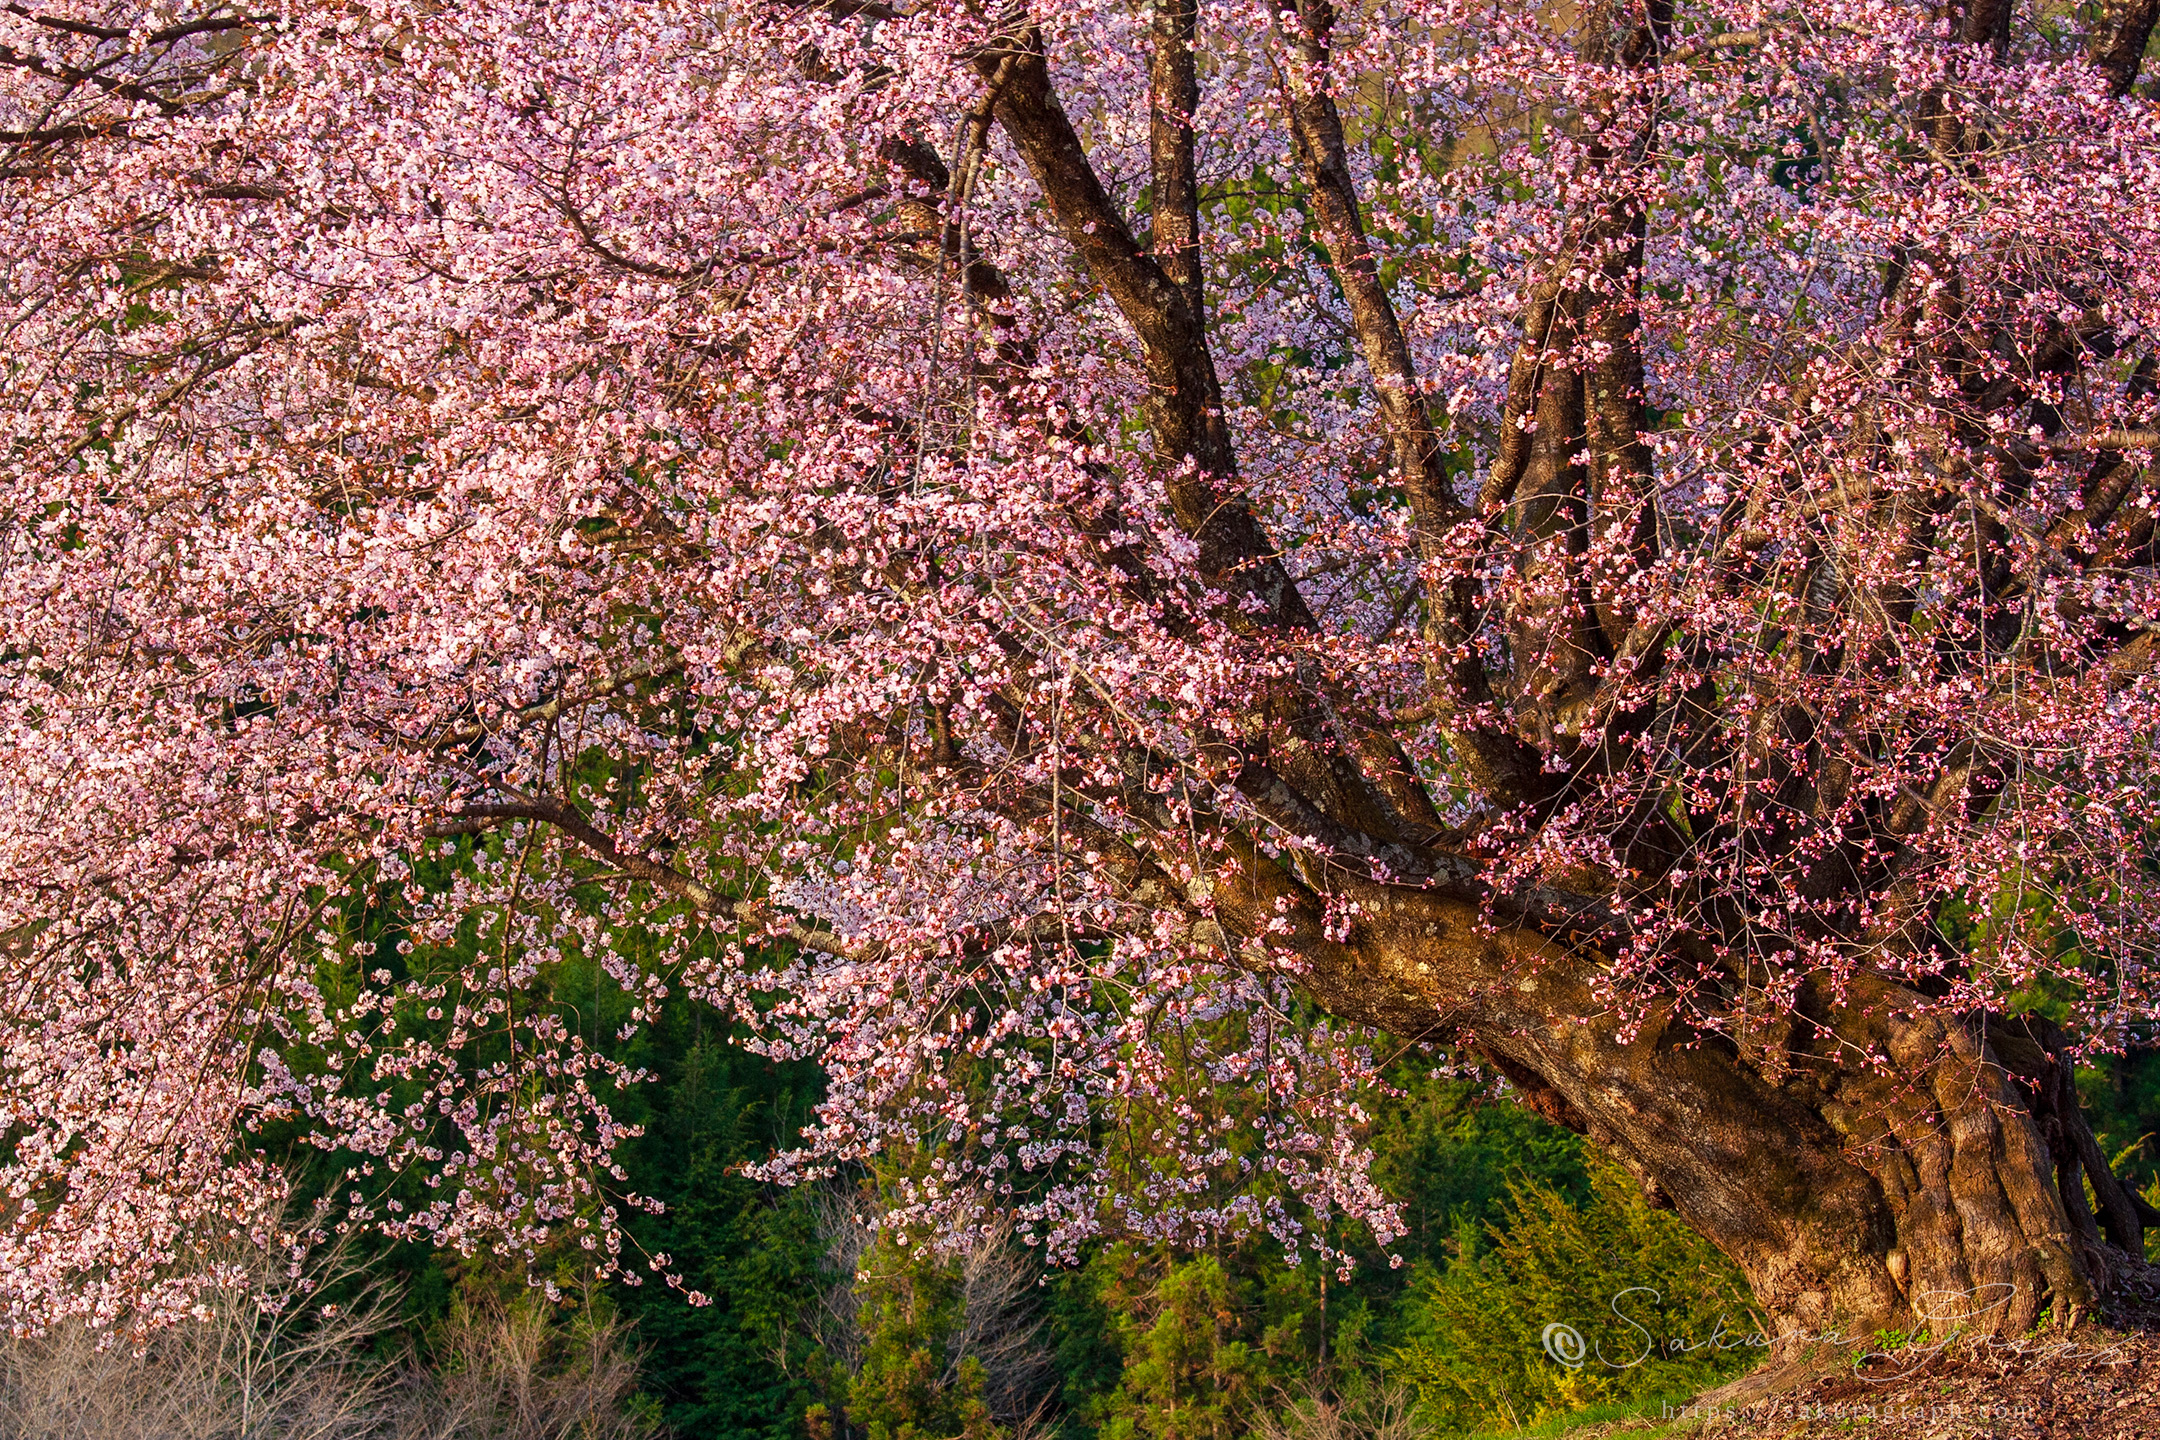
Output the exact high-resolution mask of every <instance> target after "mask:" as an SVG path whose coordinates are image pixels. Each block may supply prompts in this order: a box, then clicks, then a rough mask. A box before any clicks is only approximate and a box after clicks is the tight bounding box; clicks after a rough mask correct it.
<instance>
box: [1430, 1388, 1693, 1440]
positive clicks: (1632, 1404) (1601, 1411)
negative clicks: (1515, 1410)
mask: <svg viewBox="0 0 2160 1440" xmlns="http://www.w3.org/2000/svg"><path fill="white" fill-rule="evenodd" d="M1694 1394H1695V1392H1693V1391H1686V1390H1683V1391H1680V1392H1677V1393H1675V1394H1671V1395H1660V1396H1655V1397H1652V1398H1650V1399H1647V1400H1644V1399H1636V1400H1617V1401H1613V1402H1611V1403H1609V1404H1605V1405H1586V1406H1584V1407H1583V1408H1582V1409H1580V1410H1571V1411H1569V1412H1568V1413H1567V1414H1565V1415H1554V1416H1551V1417H1549V1418H1547V1419H1544V1420H1540V1421H1539V1422H1538V1423H1537V1424H1535V1425H1524V1426H1520V1427H1517V1428H1512V1429H1506V1428H1503V1429H1495V1430H1480V1431H1478V1432H1477V1433H1476V1434H1475V1435H1471V1436H1468V1437H1466V1440H1559V1437H1562V1436H1567V1435H1573V1434H1575V1433H1576V1432H1578V1431H1581V1430H1586V1429H1588V1428H1590V1427H1591V1426H1594V1425H1612V1424H1615V1423H1617V1422H1619V1421H1623V1420H1649V1421H1651V1422H1653V1424H1652V1425H1651V1426H1650V1427H1649V1428H1647V1429H1644V1428H1638V1427H1633V1426H1631V1427H1629V1428H1628V1429H1627V1430H1626V1431H1625V1432H1623V1433H1625V1434H1626V1435H1627V1436H1628V1440H1636V1437H1642V1440H1654V1437H1658V1436H1674V1437H1677V1436H1679V1435H1683V1434H1685V1433H1687V1432H1688V1431H1689V1430H1691V1429H1692V1428H1693V1426H1692V1424H1690V1422H1688V1421H1685V1420H1670V1421H1667V1422H1666V1423H1664V1424H1662V1425H1660V1424H1656V1423H1654V1422H1656V1421H1658V1420H1660V1419H1662V1418H1663V1417H1664V1413H1665V1410H1666V1408H1667V1407H1668V1406H1670V1407H1671V1408H1672V1409H1674V1410H1678V1409H1679V1408H1680V1407H1681V1406H1683V1405H1685V1404H1687V1403H1688V1401H1689V1400H1691V1399H1693V1398H1694Z"/></svg>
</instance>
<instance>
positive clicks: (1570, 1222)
mask: <svg viewBox="0 0 2160 1440" xmlns="http://www.w3.org/2000/svg"><path fill="white" fill-rule="evenodd" d="M1590 1185H1591V1194H1590V1200H1589V1203H1588V1204H1587V1205H1585V1206H1582V1207H1580V1208H1578V1207H1577V1206H1576V1205H1575V1204H1573V1203H1571V1202H1570V1200H1569V1199H1568V1197H1567V1196H1565V1195H1563V1194H1562V1193H1561V1192H1559V1191H1558V1190H1556V1189H1554V1188H1553V1187H1551V1186H1549V1185H1544V1184H1540V1183H1537V1182H1535V1181H1530V1180H1517V1181H1515V1182H1513V1183H1512V1184H1511V1185H1510V1186H1509V1187H1508V1206H1507V1210H1508V1214H1507V1216H1506V1219H1505V1222H1504V1224H1503V1225H1500V1226H1494V1227H1491V1228H1488V1229H1487V1230H1486V1231H1485V1233H1484V1236H1483V1237H1478V1236H1476V1235H1475V1233H1474V1232H1472V1231H1470V1230H1469V1229H1468V1227H1465V1230H1464V1239H1463V1242H1462V1253H1461V1254H1460V1255H1459V1256H1458V1257H1457V1259H1456V1262H1455V1263H1454V1264H1452V1265H1450V1266H1449V1267H1448V1268H1447V1269H1446V1270H1445V1271H1444V1272H1441V1273H1438V1274H1435V1275H1432V1276H1431V1277H1430V1278H1428V1279H1427V1280H1426V1281H1425V1282H1424V1283H1423V1284H1422V1285H1421V1286H1420V1287H1419V1288H1418V1290H1417V1291H1416V1293H1415V1294H1414V1295H1413V1296H1412V1298H1411V1300H1410V1301H1409V1304H1408V1310H1409V1314H1410V1317H1411V1322H1412V1333H1411V1336H1410V1338H1409V1340H1408V1342H1407V1343H1406V1344H1405V1345H1403V1346H1402V1347H1401V1349H1399V1350H1398V1351H1397V1352H1396V1354H1395V1357H1394V1362H1393V1366H1392V1368H1393V1370H1394V1371H1395V1373H1396V1375H1397V1376H1398V1377H1399V1378H1400V1379H1402V1380H1403V1381H1404V1382H1406V1383H1408V1384H1410V1385H1412V1386H1414V1387H1415V1388H1416V1390H1417V1391H1418V1394H1419V1397H1420V1399H1421V1400H1422V1401H1423V1402H1424V1405H1425V1408H1426V1410H1427V1412H1428V1414H1429V1415H1430V1417H1431V1418H1432V1419H1433V1420H1434V1421H1436V1422H1438V1423H1439V1424H1440V1425H1441V1426H1442V1427H1443V1428H1444V1429H1446V1430H1449V1431H1456V1432H1461V1431H1469V1430H1474V1429H1478V1428H1482V1427H1485V1426H1507V1425H1512V1424H1518V1423H1519V1424H1529V1423H1531V1422H1533V1421H1535V1420H1539V1419H1543V1418H1545V1417H1548V1416H1552V1415H1557V1414H1564V1413H1565V1412H1567V1411H1570V1410H1574V1409H1578V1408H1580V1407H1582V1406H1585V1405H1592V1404H1598V1403H1603V1402H1608V1401H1614V1400H1627V1399H1635V1398H1639V1397H1646V1396H1654V1395H1659V1394H1667V1393H1672V1392H1674V1391H1684V1390H1691V1389H1694V1388H1698V1387H1702V1386H1708V1385H1711V1384H1715V1383H1717V1382H1718V1381H1720V1380H1722V1379H1725V1378H1728V1377H1729V1376H1731V1375H1735V1374H1737V1373H1739V1372H1740V1371H1741V1370H1744V1369H1745V1368H1747V1367H1748V1366H1749V1365H1751V1364H1753V1363H1754V1362H1755V1361H1757V1360H1759V1359H1760V1358H1761V1357H1762V1354H1763V1348H1764V1346H1765V1344H1766V1343H1767V1342H1766V1341H1765V1340H1764V1339H1763V1338H1762V1335H1761V1333H1760V1322H1759V1321H1758V1320H1757V1319H1756V1318H1755V1316H1754V1315H1753V1313H1752V1309H1751V1306H1752V1301H1751V1300H1750V1298H1749V1295H1748V1291H1747V1286H1746V1284H1745V1282H1744V1281H1743V1280H1742V1279H1741V1277H1740V1275H1739V1272H1738V1271H1736V1270H1735V1269H1734V1268H1733V1267H1732V1264H1731V1262H1729V1261H1727V1260H1726V1259H1725V1257H1724V1256H1722V1255H1720V1254H1719V1253H1718V1252H1717V1250H1716V1249H1714V1248H1713V1247H1712V1246H1711V1245H1710V1244H1709V1243H1708V1242H1707V1241H1705V1240H1703V1239H1701V1238H1700V1237H1699V1236H1697V1235H1696V1234H1695V1233H1694V1232H1693V1231H1691V1230H1689V1229H1688V1228H1687V1227H1686V1226H1685V1225H1684V1224H1682V1223H1681V1222H1680V1221H1679V1220H1678V1219H1677V1218H1675V1217H1674V1216H1673V1215H1671V1214H1669V1213H1666V1212H1663V1211H1658V1210H1653V1209H1651V1208H1650V1205H1649V1202H1648V1201H1647V1200H1645V1199H1644V1197H1643V1195H1642V1192H1641V1190H1640V1189H1638V1188H1637V1187H1636V1185H1635V1184H1634V1182H1633V1181H1632V1180H1630V1179H1629V1178H1628V1177H1627V1175H1626V1174H1625V1173H1624V1172H1622V1171H1620V1170H1619V1169H1618V1168H1617V1167H1615V1166H1612V1165H1610V1164H1606V1163H1597V1164H1594V1165H1593V1166H1592V1167H1591V1170H1590ZM1554 1326H1566V1327H1568V1330H1567V1332H1566V1333H1557V1332H1555V1331H1554V1330H1553V1329H1552V1327H1554ZM1572 1336H1579V1337H1580V1347H1581V1348H1580V1349H1576V1348H1574V1346H1575V1342H1574V1341H1573V1340H1572V1338H1571V1337H1572ZM1556 1355H1557V1356H1558V1358H1555V1356H1556ZM1563 1362H1574V1363H1563Z"/></svg>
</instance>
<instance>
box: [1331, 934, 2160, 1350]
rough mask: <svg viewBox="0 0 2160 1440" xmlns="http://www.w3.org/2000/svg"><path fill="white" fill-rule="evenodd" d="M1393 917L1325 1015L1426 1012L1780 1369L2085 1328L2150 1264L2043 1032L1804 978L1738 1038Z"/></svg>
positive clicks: (1870, 983)
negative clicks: (1700, 1256)
mask: <svg viewBox="0 0 2160 1440" xmlns="http://www.w3.org/2000/svg"><path fill="white" fill-rule="evenodd" d="M1395 908H1396V911H1397V916H1387V915H1385V912H1382V911H1379V910H1378V907H1374V908H1373V909H1370V910H1368V913H1369V914H1375V915H1376V919H1377V920H1378V921H1379V923H1377V924H1376V925H1375V926H1374V927H1373V933H1372V938H1373V940H1374V941H1377V942H1378V943H1376V944H1372V945H1370V946H1369V947H1366V946H1361V947H1358V948H1357V949H1355V950H1351V949H1348V948H1346V949H1344V950H1342V951H1338V952H1336V959H1337V961H1338V963H1334V964H1325V965H1320V966H1316V967H1315V968H1314V971H1313V986H1314V989H1315V991H1316V992H1317V993H1319V995H1320V997H1321V998H1322V999H1323V1001H1324V1002H1326V1003H1328V1004H1330V1005H1331V1006H1333V1007H1335V1008H1337V1009H1342V1010H1346V1011H1348V1012H1349V1013H1352V1014H1357V1015H1359V1016H1360V1017H1361V1018H1365V1019H1368V1020H1371V1021H1373V1022H1375V1023H1378V1024H1381V1025H1384V1026H1388V1027H1389V1028H1392V1029H1395V1030H1396V1031H1397V1032H1398V1033H1404V1034H1417V1033H1419V1029H1418V1028H1417V1026H1416V1019H1417V1016H1418V1015H1419V1013H1420V1012H1422V1013H1423V1014H1424V1015H1425V1016H1426V1017H1433V1016H1435V1015H1436V1014H1437V1015H1438V1016H1439V1017H1440V1019H1441V1020H1442V1027H1441V1028H1445V1029H1448V1030H1452V1031H1454V1032H1455V1033H1457V1034H1459V1035H1461V1036H1462V1037H1463V1038H1465V1039H1467V1040H1469V1041H1470V1043H1471V1044H1472V1045H1473V1046H1474V1047H1475V1048H1476V1050H1477V1051H1478V1052H1479V1053H1480V1054H1482V1055H1483V1056H1485V1057H1486V1058H1487V1059H1488V1060H1489V1061H1490V1062H1491V1063H1492V1064H1493V1065H1494V1066H1495V1067H1497V1068H1498V1069H1499V1070H1500V1071H1501V1072H1503V1073H1504V1074H1505V1075H1507V1076H1508V1077H1509V1078H1510V1079H1511V1080H1512V1081H1513V1082H1514V1084H1515V1085H1516V1086H1517V1087H1518V1088H1519V1089H1520V1091H1521V1092H1522V1095H1523V1097H1524V1099H1525V1100H1526V1101H1527V1102H1528V1103H1529V1104H1530V1105H1531V1106H1532V1107H1534V1108H1536V1109H1538V1110H1539V1111H1541V1112H1542V1113H1544V1114H1545V1115H1546V1116H1547V1117H1548V1118H1550V1119H1553V1120H1556V1121H1558V1122H1560V1123H1562V1124H1565V1125H1567V1126H1568V1127H1570V1128H1571V1129H1574V1130H1577V1131H1579V1132H1581V1133H1583V1134H1585V1135H1587V1136H1588V1137H1590V1139H1592V1140H1593V1141H1594V1142H1595V1143H1597V1144H1598V1145H1599V1146H1600V1147H1601V1148H1603V1149H1605V1150H1607V1151H1608V1152H1609V1153H1610V1154H1611V1155H1613V1156H1614V1158H1616V1159H1618V1160H1619V1161H1620V1162H1621V1163H1623V1164H1625V1165H1626V1166H1627V1167H1628V1168H1629V1169H1630V1170H1631V1171H1632V1172H1633V1173H1634V1174H1635V1175H1636V1177H1637V1178H1638V1179H1639V1180H1640V1181H1641V1182H1642V1184H1643V1186H1644V1188H1645V1190H1646V1191H1647V1192H1648V1193H1649V1195H1650V1197H1651V1199H1652V1200H1653V1202H1654V1203H1659V1204H1667V1205H1670V1206H1671V1207H1672V1208H1673V1209H1674V1210H1676V1211H1677V1212H1678V1213H1679V1215H1680V1216H1681V1217H1682V1218H1683V1219H1685V1220H1686V1221H1687V1222H1688V1223H1689V1224H1691V1225H1692V1226H1694V1227H1695V1228H1696V1229H1697V1230H1698V1231H1700V1232H1701V1233H1702V1234H1703V1235H1704V1236H1705V1237H1707V1238H1708V1239H1710V1240H1711V1241H1712V1242H1713V1243H1715V1244H1716V1245H1717V1246H1718V1247H1719V1248H1720V1249H1722V1250H1723V1251H1724V1252H1725V1253H1726V1254H1727V1255H1728V1256H1730V1257H1731V1258H1732V1260H1733V1261H1734V1262H1735V1263H1736V1264H1737V1265H1738V1266H1739V1267H1740V1269H1741V1271H1742V1272H1743V1273H1744V1274H1745V1275H1746V1276H1747V1278H1748V1281H1749V1282H1750V1284H1751V1285H1752V1286H1753V1289H1754V1292H1755V1296H1756V1298H1757V1300H1758V1301H1759V1302H1760V1303H1761V1305H1762V1306H1763V1309H1764V1311H1765V1314H1766V1316H1767V1318H1768V1319H1769V1321H1770V1323H1771V1326H1772V1329H1773V1331H1774V1333H1773V1335H1772V1336H1771V1339H1772V1342H1773V1344H1772V1350H1771V1353H1770V1360H1771V1362H1772V1364H1773V1365H1777V1364H1781V1363H1786V1362H1791V1361H1793V1360H1795V1359H1796V1358H1798V1357H1799V1356H1801V1355H1803V1354H1805V1353H1807V1352H1808V1351H1810V1350H1811V1349H1815V1348H1818V1347H1820V1346H1822V1345H1825V1344H1827V1345H1828V1346H1830V1347H1832V1348H1841V1347H1842V1346H1843V1345H1844V1344H1846V1343H1851V1342H1860V1341H1866V1340H1869V1339H1871V1338H1873V1337H1874V1336H1876V1335H1877V1334H1878V1333H1879V1332H1882V1331H1886V1330H1887V1331H1926V1332H1928V1333H1930V1334H1934V1335H1938V1336H1939V1335H1944V1334H1947V1333H1949V1332H1951V1331H1953V1330H1955V1331H1958V1332H1962V1333H1966V1334H1977V1335H2014V1334H2019V1333H2022V1332H2024V1331H2026V1330H2029V1329H2031V1328H2032V1327H2033V1326H2034V1325H2036V1324H2037V1323H2039V1322H2040V1321H2041V1320H2042V1318H2043V1317H2047V1316H2052V1318H2054V1319H2055V1320H2057V1321H2060V1322H2064V1323H2075V1321H2076V1320H2077V1319H2078V1318H2079V1317H2081V1316H2082V1315H2084V1314H2085V1313H2087V1312H2088V1311H2089V1310H2090V1309H2091V1308H2092V1306H2093V1305H2094V1303H2095V1301H2096V1299H2097V1298H2098V1296H2099V1295H2100V1294H2101V1293H2102V1292H2103V1291H2105V1290H2106V1288H2107V1287H2108V1286H2109V1284H2110V1282H2111V1280H2112V1279H2113V1278H2114V1274H2115V1271H2116V1269H2117V1267H2118V1265H2119V1264H2120V1263H2122V1262H2124V1261H2126V1260H2128V1259H2129V1257H2133V1256H2134V1257H2136V1260H2135V1261H2134V1262H2132V1263H2136V1264H2142V1263H2143V1225H2144V1224H2145V1223H2146V1222H2147V1221H2149V1220H2150V1219H2152V1218H2155V1217H2152V1216H2151V1215H2150V1214H2149V1213H2148V1212H2147V1211H2146V1210H2145V1207H2143V1204H2142V1202H2141V1201H2139V1200H2138V1199H2137V1197H2135V1196H2133V1195H2131V1194H2130V1193H2129V1192H2128V1191H2127V1190H2126V1189H2125V1188H2124V1187H2123V1186H2122V1185H2121V1184H2120V1182H2118V1181H2117V1180H2115V1178H2114V1177H2113V1175H2112V1174H2110V1173H2109V1171H2108V1168H2107V1166H2106V1164H2105V1162H2104V1159H2103V1158H2102V1157H2101V1155H2100V1153H2099V1149H2098V1146H2097V1144H2096V1143H2095V1142H2094V1140H2093V1137H2092V1134H2091V1132H2090V1130H2089V1129H2088V1128H2087V1127H2086V1125H2085V1122H2084V1120H2083V1118H2082V1116H2081V1115H2080V1114H2079V1111H2078V1108H2077V1099H2076V1093H2075V1091H2074V1089H2073V1088H2072V1086H2071V1083H2070V1067H2069V1064H2068V1062H2067V1060H2066V1059H2065V1058H2064V1051H2065V1049H2066V1047H2067V1037H2065V1036H2064V1035H2063V1034H2062V1033H2061V1032H2060V1031H2059V1030H2057V1029H2056V1028H2055V1027H2053V1026H2051V1025H2049V1024H2048V1023H2047V1022H2045V1021H2042V1020H2037V1019H2025V1018H2020V1019H2005V1018H2002V1017H1988V1018H1987V1019H1986V1020H1985V1021H1984V1022H1971V1021H1967V1020H1963V1019H1960V1018H1958V1017H1955V1016H1952V1015H1948V1014H1945V1013H1943V1012H1942V1011H1941V1010H1940V1009H1939V1008H1937V1007H1936V1006H1935V1005H1934V1004H1933V1003H1932V1002H1930V1001H1929V1000H1928V999H1927V998H1926V997H1924V996H1922V995H1920V994H1919V993H1917V992H1915V991H1912V990H1909V989H1906V988H1904V987H1902V986H1899V985H1897V984H1895V983H1893V982H1891V981H1888V980H1881V979H1863V980H1856V981H1853V982H1851V983H1849V984H1848V985H1847V986H1846V987H1845V989H1844V991H1843V993H1842V995H1840V996H1833V994H1832V993H1831V990H1830V987H1829V986H1828V985H1827V984H1812V985H1809V986H1807V987H1805V988H1804V989H1803V992H1802V993H1801V995H1800V996H1799V998H1798V1001H1797V1003H1796V1004H1795V1005H1794V1006H1793V1007H1792V1008H1791V1009H1790V1010H1784V1011H1773V1012H1772V1013H1771V1015H1770V1016H1769V1017H1768V1018H1767V1019H1763V1020H1758V1021H1756V1022H1755V1023H1753V1024H1752V1025H1750V1026H1749V1027H1746V1028H1744V1029H1741V1035H1742V1038H1741V1039H1740V1040H1739V1041H1738V1042H1736V1041H1735V1040H1733V1039H1730V1038H1728V1037H1727V1036H1725V1035H1722V1034H1716V1033H1707V1032H1705V1031H1702V1030H1698V1029H1695V1028H1692V1027H1690V1026H1688V1025H1686V1024H1684V1023H1682V1022H1680V1021H1679V1020H1677V1019H1675V1018H1674V1016H1673V1014H1672V1012H1671V1011H1670V1010H1669V1009H1652V1010H1651V1011H1649V1012H1648V1013H1647V1014H1638V1015H1636V1016H1630V1017H1621V1016H1616V1015H1613V1014H1611V1013H1609V1011H1608V1007H1606V1006H1605V1005H1603V1004H1600V1003H1599V1002H1598V1001H1597V998H1596V997H1595V996H1594V995H1593V994H1592V992H1591V989H1590V983H1589V982H1590V979H1591V977H1592V976H1593V974H1594V973H1595V972H1594V970H1593V967H1592V964H1591V963H1590V962H1588V961H1586V960H1585V959H1583V958H1582V957H1579V956H1573V955H1569V954H1568V953H1566V952H1565V951H1562V950H1559V949H1557V948H1556V947H1553V946H1551V945H1549V944H1547V943H1546V942H1544V941H1541V940H1538V939H1536V938H1535V937H1534V936H1525V935H1524V934H1523V933H1522V932H1517V933H1515V934H1512V935H1510V934H1505V933H1497V932H1494V931H1493V930H1492V929H1491V928H1490V927H1489V926H1486V925H1483V924H1480V923H1477V922H1476V921H1474V920H1470V919H1468V918H1467V917H1465V916H1463V915H1462V914H1461V912H1456V913H1455V914H1452V915H1442V914H1440V913H1437V912H1436V910H1435V909H1434V908H1433V907H1430V906H1428V905H1411V906H1405V905H1398V906H1397V907H1395ZM1405 911H1412V912H1414V914H1406V913H1403V912H1405ZM1398 917H1399V918H1398ZM1390 920H1393V921H1394V922H1395V923H1392V924H1391V923H1389V921H1390ZM1406 921H1407V922H1411V923H1403V922H1406ZM1627 1021H1632V1022H1633V1023H1625V1022H1627ZM1424 1028H1425V1030H1426V1031H1427V1033H1430V1031H1431V1030H1432V1029H1433V1028H1434V1027H1433V1024H1432V1020H1431V1018H1427V1019H1426V1021H1425V1025H1424ZM1735 1028H1736V1029H1740V1027H1735ZM2088 1180H2089V1181H2090V1183H2091V1185H2092V1187H2093V1192H2094V1194H2095V1195H2096V1196H2097V1198H2098V1200H2099V1214H2098V1216H2097V1217H2096V1216H2095V1213H2094V1210H2093V1207H2092V1206H2091V1205H2090V1204H2089V1203H2088V1201H2087V1199H2086V1194H2085V1184H2086V1182H2087V1181H2088ZM2103 1227H2104V1230H2105V1234H2104V1235H2103V1233H2102V1232H2103Z"/></svg>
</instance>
